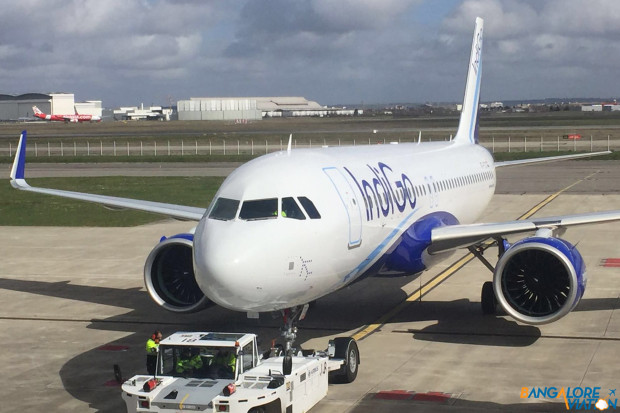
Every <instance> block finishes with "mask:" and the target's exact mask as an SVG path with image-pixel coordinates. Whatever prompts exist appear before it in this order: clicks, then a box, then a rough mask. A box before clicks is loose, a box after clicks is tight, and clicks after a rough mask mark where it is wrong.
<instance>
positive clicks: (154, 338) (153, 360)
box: [146, 330, 162, 375]
mask: <svg viewBox="0 0 620 413" xmlns="http://www.w3.org/2000/svg"><path fill="white" fill-rule="evenodd" d="M161 337H162V335H161V331H159V330H155V332H153V334H151V337H149V339H148V340H147V341H146V371H147V372H148V373H149V374H150V375H154V374H155V368H156V367H157V353H158V352H159V341H160V340H161Z"/></svg>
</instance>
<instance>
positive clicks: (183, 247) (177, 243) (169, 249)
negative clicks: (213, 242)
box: [144, 234, 211, 313]
mask: <svg viewBox="0 0 620 413" xmlns="http://www.w3.org/2000/svg"><path fill="white" fill-rule="evenodd" d="M193 243H194V236H193V235H192V234H178V235H174V236H172V237H170V238H165V237H163V238H162V239H161V241H160V243H159V244H157V246H156V247H155V248H153V251H151V253H150V254H149V256H148V258H147V259H146V264H145V265H144V284H145V285H146V289H147V290H148V292H149V294H150V295H151V298H153V300H154V301H155V302H156V303H157V304H158V305H160V306H161V307H163V308H165V309H166V310H168V311H172V312H175V313H192V312H195V311H199V310H202V309H204V308H206V307H207V306H208V305H209V304H210V303H211V301H210V300H209V299H208V298H207V297H205V295H204V293H203V292H202V291H201V290H200V288H199V287H198V284H197V283H196V278H195V276H194V262H193V255H192V252H193V251H192V247H193Z"/></svg>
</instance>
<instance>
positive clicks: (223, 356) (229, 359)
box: [213, 350, 237, 375]
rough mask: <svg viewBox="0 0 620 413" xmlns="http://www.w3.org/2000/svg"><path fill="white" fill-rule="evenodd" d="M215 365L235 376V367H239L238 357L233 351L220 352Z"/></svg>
mask: <svg viewBox="0 0 620 413" xmlns="http://www.w3.org/2000/svg"><path fill="white" fill-rule="evenodd" d="M213 364H214V365H216V366H218V367H221V368H224V369H225V370H226V372H227V373H232V374H233V375H234V374H235V367H236V366H237V357H235V355H234V353H233V352H232V351H222V350H220V351H218V352H217V355H216V356H215V360H214V361H213Z"/></svg>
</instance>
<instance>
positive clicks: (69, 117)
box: [32, 106, 101, 123]
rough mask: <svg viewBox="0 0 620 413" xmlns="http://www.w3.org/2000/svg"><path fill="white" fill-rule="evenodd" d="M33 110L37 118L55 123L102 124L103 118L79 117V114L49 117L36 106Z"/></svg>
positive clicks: (92, 116) (93, 116) (94, 116)
mask: <svg viewBox="0 0 620 413" xmlns="http://www.w3.org/2000/svg"><path fill="white" fill-rule="evenodd" d="M32 110H33V111H34V116H35V117H37V118H39V119H43V120H50V121H53V122H54V121H56V122H72V123H77V122H101V116H96V115H79V114H78V113H77V112H76V113H75V114H73V115H48V114H46V113H43V112H41V110H40V109H39V108H38V107H36V106H33V107H32Z"/></svg>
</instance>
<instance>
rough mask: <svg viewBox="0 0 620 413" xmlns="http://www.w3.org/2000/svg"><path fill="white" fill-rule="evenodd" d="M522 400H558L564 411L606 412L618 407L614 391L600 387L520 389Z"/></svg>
mask: <svg viewBox="0 0 620 413" xmlns="http://www.w3.org/2000/svg"><path fill="white" fill-rule="evenodd" d="M521 398H522V399H560V400H563V401H564V405H565V406H566V410H601V411H603V410H608V409H610V408H613V409H616V408H617V407H618V399H617V398H616V389H609V391H607V392H605V391H601V387H559V388H558V387H521Z"/></svg>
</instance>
